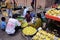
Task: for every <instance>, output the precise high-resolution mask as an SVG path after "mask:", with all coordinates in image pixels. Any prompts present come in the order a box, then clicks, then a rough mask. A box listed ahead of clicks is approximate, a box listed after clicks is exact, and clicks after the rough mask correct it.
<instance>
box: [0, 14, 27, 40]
mask: <svg viewBox="0 0 60 40" xmlns="http://www.w3.org/2000/svg"><path fill="white" fill-rule="evenodd" d="M1 17H2V15H1V14H0V19H1ZM7 19H8V18H7ZM0 40H26V38H25V37H23V36H22V32H21V30H19V32H17V33H16V35H14V36H9V35H7V34H6V32H4V31H2V30H0Z"/></svg>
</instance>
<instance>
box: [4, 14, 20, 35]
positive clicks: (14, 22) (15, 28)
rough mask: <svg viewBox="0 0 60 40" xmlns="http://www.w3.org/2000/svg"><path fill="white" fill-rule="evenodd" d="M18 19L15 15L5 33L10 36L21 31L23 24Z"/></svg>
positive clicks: (9, 21)
mask: <svg viewBox="0 0 60 40" xmlns="http://www.w3.org/2000/svg"><path fill="white" fill-rule="evenodd" d="M16 18H17V15H16V14H14V15H13V17H12V18H9V20H8V23H7V26H6V30H5V31H6V33H7V34H9V35H13V34H15V33H16V32H17V31H18V30H19V29H20V26H21V23H20V22H19V21H18V20H17V19H16Z"/></svg>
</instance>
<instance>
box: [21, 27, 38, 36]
mask: <svg viewBox="0 0 60 40" xmlns="http://www.w3.org/2000/svg"><path fill="white" fill-rule="evenodd" d="M22 32H23V34H25V35H34V34H35V33H36V32H37V30H36V29H35V28H33V27H26V28H24V29H23V30H22Z"/></svg>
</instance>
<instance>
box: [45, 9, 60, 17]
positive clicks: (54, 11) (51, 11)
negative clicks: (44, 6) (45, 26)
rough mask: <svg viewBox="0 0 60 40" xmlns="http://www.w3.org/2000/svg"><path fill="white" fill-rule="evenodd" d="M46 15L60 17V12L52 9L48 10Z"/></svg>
mask: <svg viewBox="0 0 60 40" xmlns="http://www.w3.org/2000/svg"><path fill="white" fill-rule="evenodd" d="M46 13H47V14H49V15H52V16H60V10H57V9H54V8H52V9H50V10H48V11H47V12H46Z"/></svg>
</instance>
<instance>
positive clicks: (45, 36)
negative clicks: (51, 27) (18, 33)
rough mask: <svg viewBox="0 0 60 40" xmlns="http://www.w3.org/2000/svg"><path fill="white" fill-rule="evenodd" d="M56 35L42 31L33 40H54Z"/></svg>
mask: <svg viewBox="0 0 60 40" xmlns="http://www.w3.org/2000/svg"><path fill="white" fill-rule="evenodd" d="M54 37H55V35H53V34H50V33H47V32H46V31H43V30H40V31H39V32H38V33H37V34H36V35H35V36H34V37H33V38H32V39H33V40H54Z"/></svg>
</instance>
